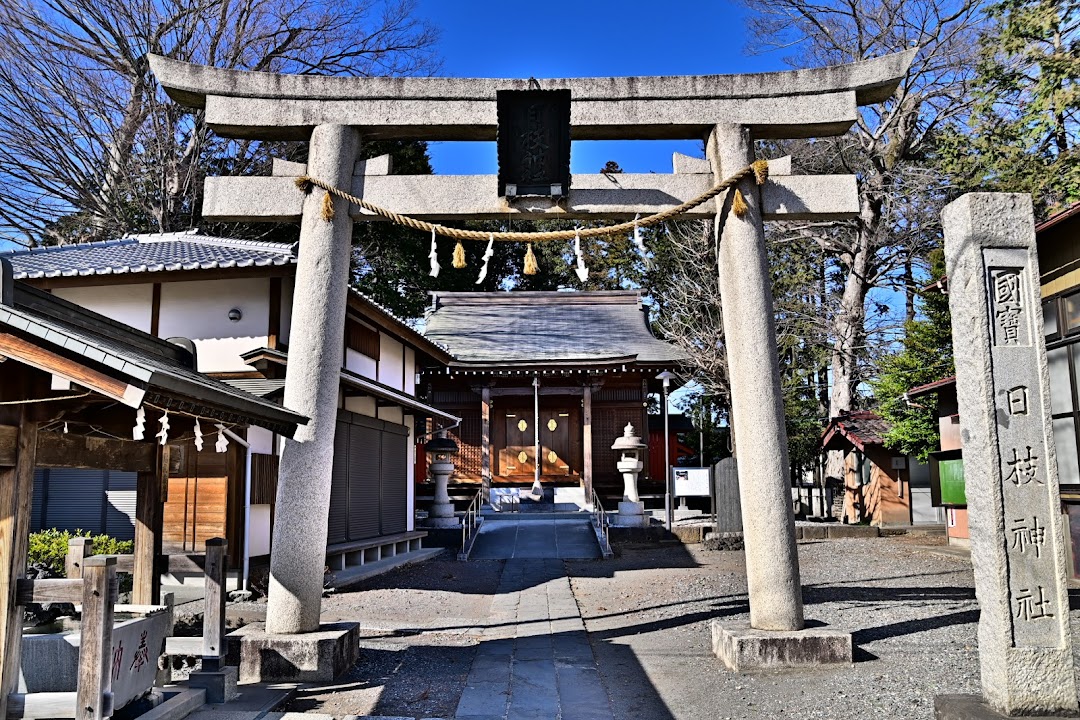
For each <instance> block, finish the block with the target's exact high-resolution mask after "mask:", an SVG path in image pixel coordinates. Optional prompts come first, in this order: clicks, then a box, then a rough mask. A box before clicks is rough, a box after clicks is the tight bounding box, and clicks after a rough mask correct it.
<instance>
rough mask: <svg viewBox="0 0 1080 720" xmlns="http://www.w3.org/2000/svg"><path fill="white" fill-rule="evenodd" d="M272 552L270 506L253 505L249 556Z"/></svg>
mask: <svg viewBox="0 0 1080 720" xmlns="http://www.w3.org/2000/svg"><path fill="white" fill-rule="evenodd" d="M269 554H270V506H269V505H252V506H251V528H250V533H249V534H248V557H259V556H260V555H269Z"/></svg>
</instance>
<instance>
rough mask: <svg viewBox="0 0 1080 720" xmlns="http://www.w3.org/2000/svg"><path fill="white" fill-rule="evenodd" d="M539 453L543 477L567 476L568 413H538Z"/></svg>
mask: <svg viewBox="0 0 1080 720" xmlns="http://www.w3.org/2000/svg"><path fill="white" fill-rule="evenodd" d="M540 451H541V455H542V461H543V465H541V470H540V472H541V473H542V474H543V475H569V474H570V473H571V471H570V413H569V412H560V411H558V410H541V411H540Z"/></svg>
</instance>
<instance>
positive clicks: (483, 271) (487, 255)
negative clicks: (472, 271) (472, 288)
mask: <svg viewBox="0 0 1080 720" xmlns="http://www.w3.org/2000/svg"><path fill="white" fill-rule="evenodd" d="M494 254H495V236H494V235H488V244H487V249H486V250H484V264H483V266H482V267H481V268H480V277H478V278H476V284H477V285H479V284H480V283H482V282H484V279H485V278H486V277H487V272H488V260H490V259H491V256H492V255H494Z"/></svg>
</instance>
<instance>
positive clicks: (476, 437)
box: [446, 410, 482, 479]
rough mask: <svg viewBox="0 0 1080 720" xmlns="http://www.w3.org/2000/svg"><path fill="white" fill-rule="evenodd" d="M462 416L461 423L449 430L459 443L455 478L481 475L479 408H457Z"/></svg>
mask: <svg viewBox="0 0 1080 720" xmlns="http://www.w3.org/2000/svg"><path fill="white" fill-rule="evenodd" d="M454 412H455V413H458V414H460V416H461V425H459V426H458V427H456V428H454V429H453V430H450V431H448V432H447V433H446V434H447V437H450V438H452V439H453V440H454V442H456V443H457V444H458V456H457V459H456V460H455V462H454V464H455V469H454V479H464V478H479V477H480V469H481V467H480V438H481V428H482V421H481V419H480V411H479V410H455V411H454Z"/></svg>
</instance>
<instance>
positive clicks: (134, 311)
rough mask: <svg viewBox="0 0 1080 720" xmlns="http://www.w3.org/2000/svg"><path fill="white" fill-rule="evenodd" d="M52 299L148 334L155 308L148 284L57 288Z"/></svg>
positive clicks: (152, 291) (151, 287) (152, 287)
mask: <svg viewBox="0 0 1080 720" xmlns="http://www.w3.org/2000/svg"><path fill="white" fill-rule="evenodd" d="M53 295H55V296H56V297H59V298H63V299H64V300H67V301H69V302H73V303H75V304H76V305H81V306H82V307H84V308H86V309H88V310H93V311H94V312H96V313H101V314H102V315H104V316H106V317H108V318H111V319H113V320H116V321H117V322H122V323H124V324H126V325H130V326H131V327H133V328H136V329H138V330H142V331H143V332H150V313H151V309H152V308H153V305H154V286H153V285H152V284H150V283H146V284H140V285H101V286H98V287H76V288H57V289H56V290H54V291H53ZM162 337H164V336H162Z"/></svg>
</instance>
